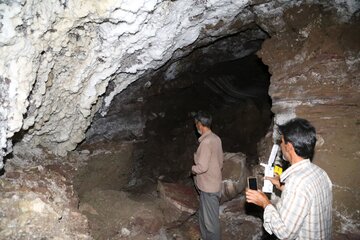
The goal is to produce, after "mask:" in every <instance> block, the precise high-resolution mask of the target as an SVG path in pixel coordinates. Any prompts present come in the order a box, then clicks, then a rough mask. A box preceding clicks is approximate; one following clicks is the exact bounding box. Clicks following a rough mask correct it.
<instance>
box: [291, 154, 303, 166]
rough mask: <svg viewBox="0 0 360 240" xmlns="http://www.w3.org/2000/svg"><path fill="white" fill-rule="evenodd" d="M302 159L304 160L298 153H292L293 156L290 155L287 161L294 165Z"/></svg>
mask: <svg viewBox="0 0 360 240" xmlns="http://www.w3.org/2000/svg"><path fill="white" fill-rule="evenodd" d="M302 160H304V158H302V157H299V156H298V155H296V154H294V156H292V157H291V161H289V162H290V164H291V165H294V164H296V163H298V162H301V161H302Z"/></svg>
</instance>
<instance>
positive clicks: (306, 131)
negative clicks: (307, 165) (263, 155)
mask: <svg viewBox="0 0 360 240" xmlns="http://www.w3.org/2000/svg"><path fill="white" fill-rule="evenodd" d="M278 127H279V131H280V133H281V135H282V136H283V137H284V141H285V143H288V142H290V143H291V144H292V145H293V147H294V149H295V153H296V154H297V155H298V156H300V157H302V158H304V159H307V158H308V159H310V160H311V161H312V158H313V156H314V150H315V144H316V130H315V128H314V126H313V125H311V124H310V122H309V121H308V120H306V119H302V118H294V119H291V120H289V121H288V122H286V123H285V124H283V125H278Z"/></svg>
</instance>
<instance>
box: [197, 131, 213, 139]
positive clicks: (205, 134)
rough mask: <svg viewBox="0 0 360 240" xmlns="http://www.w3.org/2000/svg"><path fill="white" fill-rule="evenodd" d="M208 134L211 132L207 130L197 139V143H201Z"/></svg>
mask: <svg viewBox="0 0 360 240" xmlns="http://www.w3.org/2000/svg"><path fill="white" fill-rule="evenodd" d="M210 133H212V132H211V130H209V131H207V132H206V133H204V134H203V135H201V136H200V137H199V139H198V140H199V142H201V141H202V140H203V139H204V138H205V137H206V136H208V135H210Z"/></svg>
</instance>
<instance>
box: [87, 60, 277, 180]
mask: <svg viewBox="0 0 360 240" xmlns="http://www.w3.org/2000/svg"><path fill="white" fill-rule="evenodd" d="M269 84H270V74H269V72H268V70H267V66H265V65H264V64H263V63H262V62H261V60H260V59H259V58H258V57H257V56H256V55H255V54H251V55H248V56H245V57H243V58H240V59H236V60H232V61H226V62H222V63H218V64H215V65H213V66H210V67H202V68H197V69H196V70H189V71H186V72H184V73H183V74H181V75H180V76H179V77H177V78H176V79H173V80H164V73H163V72H161V71H159V72H158V73H156V74H153V75H152V76H151V78H149V77H148V78H144V79H139V80H138V81H136V82H135V83H133V84H131V85H130V86H129V87H128V88H127V89H125V90H124V91H123V92H122V93H120V94H119V95H118V96H117V97H116V98H115V99H114V101H113V103H112V105H111V106H110V109H109V112H108V113H107V115H106V116H105V117H104V118H103V117H99V116H98V117H97V118H95V120H94V123H93V129H90V131H89V133H90V134H88V138H87V140H86V141H85V142H84V143H83V144H82V146H80V148H83V147H85V146H87V145H89V144H94V143H96V142H104V141H105V142H121V141H132V142H133V143H134V146H135V147H134V154H133V168H132V169H133V173H132V176H133V177H135V178H144V176H146V177H149V178H151V179H157V178H158V177H159V176H165V177H168V178H170V179H171V180H172V181H176V180H179V179H182V178H186V177H187V174H188V171H189V169H190V168H191V165H192V163H193V153H194V151H195V150H196V147H197V138H198V136H197V135H196V132H195V131H194V124H193V119H192V116H191V114H192V113H194V112H196V111H198V110H205V111H208V112H209V113H211V114H212V115H213V119H214V120H213V126H212V129H213V131H214V132H215V133H217V134H218V135H219V136H220V137H221V139H222V143H223V149H224V152H242V153H244V154H246V155H247V163H248V165H255V164H257V162H258V155H257V143H258V142H259V141H260V139H261V138H263V137H264V136H265V134H266V133H267V131H268V129H269V126H270V125H271V122H272V118H273V115H272V112H271V99H270V97H269V95H268V87H269Z"/></svg>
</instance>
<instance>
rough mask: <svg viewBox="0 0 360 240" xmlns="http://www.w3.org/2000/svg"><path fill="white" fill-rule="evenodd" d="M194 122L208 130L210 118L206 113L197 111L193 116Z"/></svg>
mask: <svg viewBox="0 0 360 240" xmlns="http://www.w3.org/2000/svg"><path fill="white" fill-rule="evenodd" d="M194 119H195V121H197V122H200V123H201V124H202V125H203V126H205V127H208V128H210V127H211V123H212V116H211V115H210V113H208V112H204V111H198V112H197V113H196V114H195V116H194Z"/></svg>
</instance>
